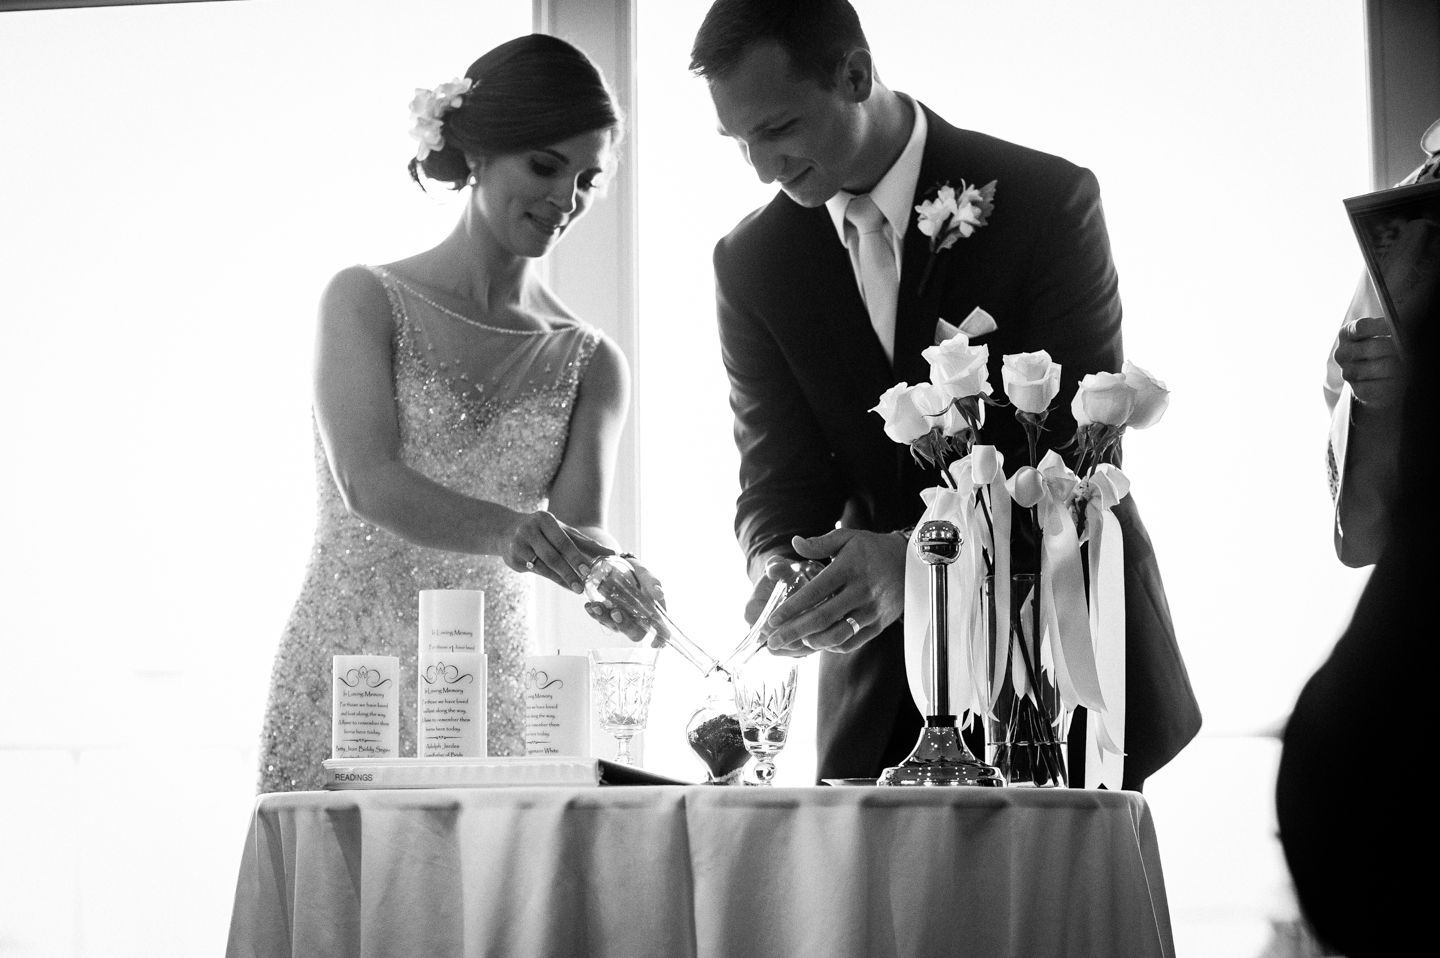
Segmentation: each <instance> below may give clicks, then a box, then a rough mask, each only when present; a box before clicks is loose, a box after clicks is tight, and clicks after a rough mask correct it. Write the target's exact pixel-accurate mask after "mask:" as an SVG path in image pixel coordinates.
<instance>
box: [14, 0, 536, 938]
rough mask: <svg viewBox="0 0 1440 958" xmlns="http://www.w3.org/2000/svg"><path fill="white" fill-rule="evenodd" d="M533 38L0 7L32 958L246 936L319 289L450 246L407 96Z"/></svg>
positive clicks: (18, 751) (378, 2) (267, 10)
mask: <svg viewBox="0 0 1440 958" xmlns="http://www.w3.org/2000/svg"><path fill="white" fill-rule="evenodd" d="M530 25H531V3H530V0H248V2H244V3H236V2H229V3H183V4H166V5H161V6H123V7H111V8H100V9H65V10H50V11H32V12H18V13H17V12H5V13H0V130H3V131H4V147H3V149H0V289H3V290H4V303H3V307H0V316H3V322H4V328H5V346H4V348H3V350H0V355H3V359H0V364H3V365H0V393H3V396H0V403H3V407H4V410H5V413H4V416H3V424H0V442H3V445H4V448H5V460H4V461H5V469H4V473H3V477H0V488H3V495H0V519H3V521H0V528H3V530H4V531H3V535H0V582H3V583H4V584H3V587H0V588H3V591H4V600H3V614H0V652H3V655H0V660H3V662H4V673H5V676H6V682H5V692H4V694H3V695H0V822H3V823H4V824H3V825H0V833H3V838H0V846H3V847H4V851H3V852H0V901H3V902H4V903H5V905H4V907H3V908H0V940H3V941H4V942H5V944H6V945H7V946H9V947H10V949H13V950H14V953H15V954H24V955H32V954H33V955H40V954H45V955H60V954H64V955H92V954H93V955H107V956H109V955H131V954H134V955H142V954H143V955H146V956H147V958H148V956H157V955H169V954H175V955H195V954H218V953H219V952H220V951H221V950H223V947H224V935H225V928H226V925H227V923H228V920H229V909H230V902H231V900H232V896H233V894H234V882H235V874H236V869H237V867H238V861H239V854H240V851H241V846H242V841H243V838H244V828H245V824H246V815H247V812H248V810H249V807H250V804H251V802H252V801H253V796H254V788H255V767H254V757H253V752H254V748H255V745H256V743H257V742H258V738H259V732H260V719H261V711H262V709H263V707H264V698H265V692H266V688H267V685H268V678H269V669H270V660H271V656H272V654H273V652H274V648H275V644H276V642H277V641H278V639H279V637H280V631H281V628H282V626H283V624H284V622H285V618H286V616H287V615H288V613H289V611H290V606H291V604H292V603H293V602H294V601H295V598H296V593H297V590H298V588H299V585H300V578H301V573H302V571H303V569H304V564H305V560H306V557H307V556H308V554H309V550H310V535H311V529H312V516H313V503H314V496H315V492H314V469H313V466H312V464H311V463H312V460H311V432H310V421H309V419H310V417H309V405H310V400H309V394H310V388H309V379H310V373H309V358H310V343H311V339H312V336H313V326H314V314H315V307H316V303H317V302H318V299H319V295H320V291H321V289H322V288H323V286H324V284H325V282H326V280H327V279H328V278H329V276H330V275H331V274H333V273H334V272H335V271H336V270H337V269H340V268H342V267H344V266H347V265H349V264H352V263H355V262H386V261H388V260H391V259H394V258H398V257H400V256H402V255H407V254H409V253H412V252H415V251H418V250H420V249H424V248H427V247H428V246H430V245H433V244H434V243H435V242H437V241H439V240H440V239H441V238H442V237H443V236H445V235H446V233H448V231H449V230H450V228H451V227H452V226H453V224H454V221H455V218H456V216H457V215H458V209H457V208H456V207H455V206H454V205H453V204H449V203H444V202H438V201H435V200H431V199H427V198H426V197H425V195H424V194H422V193H421V192H420V190H419V189H418V188H417V187H415V186H414V184H412V183H411V182H410V181H409V178H408V176H407V174H406V172H405V162H406V160H407V159H408V158H409V156H410V155H412V154H413V150H414V143H413V141H411V140H410V139H409V138H408V136H407V135H406V129H407V125H408V117H407V113H406V106H407V104H408V103H409V100H410V97H411V95H412V92H413V90H414V88H415V87H417V86H422V85H423V86H427V87H430V86H434V85H436V84H437V83H440V82H442V81H445V80H448V79H450V78H451V77H453V76H456V75H458V74H461V73H463V72H464V70H465V69H466V67H468V66H469V64H470V63H471V61H472V60H473V59H474V58H475V57H477V56H479V54H480V53H482V52H484V51H485V50H486V49H488V48H489V47H491V46H493V45H494V44H495V43H498V42H499V41H501V40H503V39H507V38H509V37H511V36H515V35H518V34H522V33H528V32H529V31H530ZM65 696H74V697H75V698H74V699H73V701H72V700H67V699H66V698H64V697H65ZM162 796H163V798H162ZM157 929H164V932H163V934H159V935H157V934H155V931H156V930H157ZM142 941H143V942H144V944H143V946H142V945H141V944H140V942H142ZM0 950H6V949H0ZM7 953H9V951H8V950H7Z"/></svg>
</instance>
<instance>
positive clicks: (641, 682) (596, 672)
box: [590, 648, 657, 765]
mask: <svg viewBox="0 0 1440 958" xmlns="http://www.w3.org/2000/svg"><path fill="white" fill-rule="evenodd" d="M656 654H657V650H655V649H653V648H639V649H591V650H590V687H591V691H592V692H593V693H594V697H595V709H596V712H597V713H598V715H599V719H600V727H601V728H603V729H604V730H605V731H607V732H609V733H610V734H611V735H614V736H615V741H616V743H617V744H618V746H619V747H618V749H617V752H616V755H615V760H616V761H617V762H619V763H621V764H622V765H629V764H631V762H630V739H631V738H632V737H634V735H635V733H636V732H639V731H641V730H642V729H644V728H645V725H646V723H647V722H648V721H649V719H650V691H651V689H652V688H654V686H655V656H656Z"/></svg>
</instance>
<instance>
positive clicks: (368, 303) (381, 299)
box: [320, 266, 390, 327]
mask: <svg viewBox="0 0 1440 958" xmlns="http://www.w3.org/2000/svg"><path fill="white" fill-rule="evenodd" d="M320 319H321V322H323V323H326V324H336V323H339V324H344V325H354V324H359V325H362V326H384V327H388V326H389V324H390V298H389V294H387V293H386V292H385V284H384V283H382V282H381V281H380V277H379V276H377V275H376V274H375V273H374V272H373V271H372V270H370V269H369V268H367V267H364V266H349V267H346V268H345V269H342V270H341V271H340V272H338V273H336V274H335V275H334V276H333V277H331V279H330V282H329V283H327V284H326V286H325V291H324V293H322V294H321V296H320Z"/></svg>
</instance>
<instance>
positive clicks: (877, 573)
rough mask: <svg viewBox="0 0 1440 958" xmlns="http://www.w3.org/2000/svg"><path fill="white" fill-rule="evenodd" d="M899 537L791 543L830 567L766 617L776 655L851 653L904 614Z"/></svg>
mask: <svg viewBox="0 0 1440 958" xmlns="http://www.w3.org/2000/svg"><path fill="white" fill-rule="evenodd" d="M905 544H906V541H905V539H904V537H902V536H897V535H894V534H893V533H890V534H886V533H880V532H864V531H861V530H858V529H836V530H835V531H834V532H827V533H825V534H824V535H823V536H816V537H814V538H811V539H804V538H801V537H800V536H796V537H795V538H794V539H792V540H791V545H793V546H794V548H795V551H796V552H797V553H799V554H800V555H801V556H802V557H803V558H806V559H829V560H830V564H829V565H828V566H826V567H825V569H824V571H822V572H821V573H820V574H819V575H817V576H816V577H815V578H813V579H811V580H810V581H809V582H807V583H806V584H805V585H803V586H801V587H800V589H799V590H798V591H796V593H795V594H794V595H792V596H791V597H790V598H789V599H786V600H785V603H784V604H783V605H781V606H780V608H778V609H776V610H775V613H774V614H773V615H772V616H771V617H770V621H772V622H775V623H777V624H778V625H779V627H778V628H776V629H775V631H774V632H772V633H771V634H770V650H771V651H772V652H774V653H776V654H777V655H808V654H810V653H811V652H853V651H855V650H856V649H858V648H860V646H862V645H864V644H865V643H866V642H869V641H870V640H871V639H873V638H875V637H876V636H877V635H879V634H880V633H881V632H882V631H884V630H885V628H886V627H887V626H889V625H890V624H891V623H892V622H894V621H895V620H897V619H899V618H900V616H901V614H902V613H903V612H904V611H905Z"/></svg>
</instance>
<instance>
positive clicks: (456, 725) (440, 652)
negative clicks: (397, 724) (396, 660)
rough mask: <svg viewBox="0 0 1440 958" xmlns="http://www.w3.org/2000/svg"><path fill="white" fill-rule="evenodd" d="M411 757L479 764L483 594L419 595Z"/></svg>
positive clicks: (483, 721) (483, 714)
mask: <svg viewBox="0 0 1440 958" xmlns="http://www.w3.org/2000/svg"><path fill="white" fill-rule="evenodd" d="M418 641H419V649H418V651H419V656H418V658H417V660H416V665H417V669H416V671H417V673H418V674H417V675H416V676H415V685H416V690H417V694H416V696H415V708H416V710H417V715H416V722H415V738H416V742H415V754H416V755H418V756H419V757H420V758H484V757H485V755H486V752H487V751H488V747H489V729H488V727H487V724H488V723H487V718H488V716H487V707H488V702H489V682H488V677H489V673H488V671H487V669H488V663H487V660H486V658H485V655H484V651H485V593H483V592H479V591H477V590H474V589H423V590H421V592H420V615H419V636H418Z"/></svg>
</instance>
